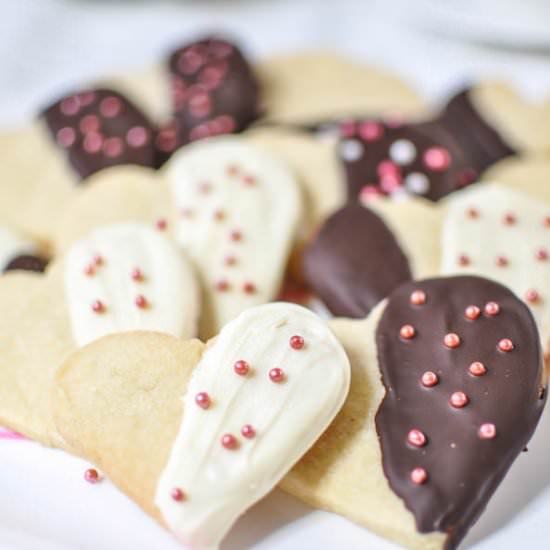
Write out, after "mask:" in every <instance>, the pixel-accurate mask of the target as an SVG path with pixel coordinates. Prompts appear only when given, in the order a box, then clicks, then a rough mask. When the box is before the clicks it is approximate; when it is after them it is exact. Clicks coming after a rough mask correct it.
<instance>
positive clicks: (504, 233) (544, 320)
mask: <svg viewBox="0 0 550 550" xmlns="http://www.w3.org/2000/svg"><path fill="white" fill-rule="evenodd" d="M446 205H447V208H446V215H445V219H444V223H443V231H442V236H441V239H442V240H441V254H442V255H441V272H442V274H445V275H450V274H463V273H468V274H476V275H481V276H483V277H487V278H489V279H494V280H496V281H498V282H500V283H501V284H504V285H506V286H507V287H508V288H510V289H511V290H512V291H513V292H515V293H516V295H517V296H518V297H519V298H520V299H522V300H524V301H525V302H526V303H527V304H528V305H529V307H530V309H531V311H532V313H533V316H534V318H535V320H536V322H537V325H538V327H539V331H540V335H541V339H542V345H543V349H544V350H545V351H547V350H548V346H549V344H550V341H549V338H550V285H549V281H550V263H549V258H550V256H549V255H550V229H549V227H550V204H544V203H541V202H539V201H537V200H536V199H534V198H532V197H530V196H528V195H526V194H523V193H520V192H517V191H513V190H512V189H508V188H506V187H501V186H500V185H497V184H485V185H480V186H479V187H476V188H475V189H474V188H472V189H470V190H467V191H464V192H463V193H460V194H459V195H455V196H453V197H452V199H448V200H447V201H446Z"/></svg>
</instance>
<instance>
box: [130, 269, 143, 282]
mask: <svg viewBox="0 0 550 550" xmlns="http://www.w3.org/2000/svg"><path fill="white" fill-rule="evenodd" d="M130 277H132V280H134V281H136V282H138V283H140V282H142V281H143V278H144V277H143V272H142V271H141V269H139V267H135V268H134V269H132V273H131V274H130Z"/></svg>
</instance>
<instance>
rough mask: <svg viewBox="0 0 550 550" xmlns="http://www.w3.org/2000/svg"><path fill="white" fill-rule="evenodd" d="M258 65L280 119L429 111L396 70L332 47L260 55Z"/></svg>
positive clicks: (271, 112) (265, 97)
mask: <svg viewBox="0 0 550 550" xmlns="http://www.w3.org/2000/svg"><path fill="white" fill-rule="evenodd" d="M255 70H256V72H257V74H258V78H259V80H260V83H261V89H262V102H263V104H264V105H265V112H266V116H267V117H268V118H269V119H272V120H275V121H277V122H285V123H301V124H305V123H317V122H318V121H319V120H324V119H333V118H336V117H349V116H364V115H365V114H371V115H372V116H384V115H390V116H396V115H397V116H419V115H422V114H423V113H424V112H425V111H426V105H425V103H424V101H423V100H422V99H421V98H420V97H419V95H418V93H417V92H416V91H414V90H413V89H411V88H410V87H409V86H408V85H407V84H406V83H405V82H403V81H402V80H401V79H399V78H398V77H396V76H395V75H393V74H391V73H389V72H387V71H384V70H381V69H380V68H378V67H373V66H368V65H363V64H361V63H357V62H354V61H353V60H350V59H346V58H344V57H341V56H338V55H334V54H331V53H328V52H322V51H320V52H301V53H298V54H283V55H278V56H274V57H270V58H267V59H265V60H263V61H260V62H259V63H258V64H256V66H255Z"/></svg>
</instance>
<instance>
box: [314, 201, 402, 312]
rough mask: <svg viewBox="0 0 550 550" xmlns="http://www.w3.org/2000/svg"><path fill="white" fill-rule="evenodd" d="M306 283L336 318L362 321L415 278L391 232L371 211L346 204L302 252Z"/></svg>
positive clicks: (359, 206) (356, 205) (358, 205)
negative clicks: (412, 277) (379, 303)
mask: <svg viewBox="0 0 550 550" xmlns="http://www.w3.org/2000/svg"><path fill="white" fill-rule="evenodd" d="M303 261H304V264H303V268H304V278H305V280H306V282H307V283H308V284H309V285H310V286H311V288H312V289H314V290H315V292H316V293H317V294H318V295H319V297H320V298H321V299H322V300H323V302H324V303H325V304H326V306H327V307H328V309H329V310H330V311H331V312H332V313H333V314H334V315H339V316H344V317H355V318H361V317H364V316H365V315H367V313H368V312H369V311H370V310H371V309H372V308H373V307H374V306H375V305H376V304H377V303H378V302H379V301H380V300H382V299H383V298H385V297H386V296H387V295H388V294H390V292H392V290H393V289H394V288H396V287H397V286H399V285H400V284H401V283H403V282H405V281H409V280H410V279H411V271H410V268H409V264H408V261H407V258H406V257H405V255H404V254H403V251H402V250H401V248H400V247H399V244H398V243H397V241H396V240H395V237H394V236H393V233H392V232H391V231H390V230H389V229H388V227H387V226H386V224H385V223H384V222H383V221H382V219H381V218H380V217H379V216H378V215H377V214H375V213H374V212H373V211H372V210H369V209H368V208H365V207H364V206H361V205H360V204H348V205H347V206H345V207H344V208H342V209H340V210H338V211H337V212H336V213H334V214H333V215H332V216H331V217H330V218H328V220H327V221H326V222H325V224H324V226H323V227H322V228H321V231H320V232H319V234H318V235H317V237H316V239H315V240H314V241H313V242H312V243H311V244H310V245H309V246H308V247H307V248H306V250H305V252H304V260H303Z"/></svg>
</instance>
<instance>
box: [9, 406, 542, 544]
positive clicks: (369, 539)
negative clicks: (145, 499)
mask: <svg viewBox="0 0 550 550" xmlns="http://www.w3.org/2000/svg"><path fill="white" fill-rule="evenodd" d="M0 464H1V465H2V467H1V468H0V495H1V496H0V549H1V550H37V549H40V550H121V549H124V550H126V549H132V550H151V549H155V550H180V549H181V546H179V545H178V543H176V541H175V540H174V539H173V538H172V536H171V535H170V534H169V533H168V532H167V531H165V530H164V529H162V528H161V527H160V526H158V525H157V524H156V523H155V522H154V521H153V520H152V519H151V518H149V517H148V516H147V515H145V514H144V513H143V512H142V511H141V510H140V509H139V508H138V507H137V506H136V505H134V504H133V502H131V501H130V500H128V499H127V498H126V497H125V496H124V495H122V494H121V493H120V492H118V491H117V489H116V488H115V487H114V486H113V485H112V484H111V483H110V482H109V481H107V480H104V481H102V482H101V483H99V484H97V485H90V484H88V483H86V482H85V481H84V480H83V478H82V474H83V472H84V471H85V469H86V468H88V467H89V465H88V464H86V463H85V462H83V461H81V460H79V459H76V458H73V457H71V456H69V455H67V454H65V453H63V452H61V451H56V450H51V449H45V448H43V447H40V446H39V445H36V444H34V443H32V442H30V441H0ZM549 517H550V413H549V411H548V410H547V411H546V413H545V418H544V419H543V423H542V424H541V425H540V426H539V430H538V431H537V434H536V435H535V438H534V439H533V441H532V442H531V444H530V445H529V452H527V453H523V454H522V455H521V456H520V457H519V458H518V460H517V462H516V463H515V464H514V466H513V468H512V470H511V471H510V473H509V475H508V476H507V477H506V479H505V481H504V482H503V484H502V485H501V487H500V488H499V490H498V491H497V493H496V494H495V496H494V497H493V499H492V500H491V503H490V504H489V507H488V509H487V511H486V513H485V514H484V515H483V516H482V518H481V520H480V521H479V522H478V524H477V525H476V526H475V527H474V528H473V529H472V532H471V533H470V535H469V536H468V538H467V540H466V542H465V543H464V545H463V547H464V548H472V549H475V550H517V549H518V548H521V547H523V548H529V549H531V548H544V547H546V545H547V542H546V536H545V535H544V533H548V520H549ZM281 548H284V549H285V550H310V549H311V550H319V549H321V548H322V549H323V550H342V549H345V550H365V549H373V550H397V546H395V545H393V544H391V543H389V542H386V541H384V540H382V539H380V538H378V537H376V536H375V535H373V534H371V533H369V532H368V531H367V530H365V529H362V528H361V527H358V526H356V525H354V524H353V523H351V522H349V521H347V520H345V519H343V518H340V517H338V516H336V515H333V514H329V513H326V512H320V511H313V510H311V509H310V508H308V507H306V506H304V505H302V504H301V503H299V502H298V501H297V500H295V499H294V498H292V497H290V496H288V495H285V494H283V493H282V492H280V491H275V492H274V493H272V494H271V495H269V497H267V498H266V499H264V500H263V501H262V502H260V503H259V504H257V505H256V506H254V507H253V508H252V509H251V510H250V511H249V512H248V513H247V514H245V516H243V518H242V519H241V520H240V521H239V522H238V523H237V525H236V526H235V527H234V528H233V530H232V531H231V533H230V534H229V537H228V538H227V540H226V541H225V542H224V544H222V548H221V550H244V549H254V550H279V549H281Z"/></svg>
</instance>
